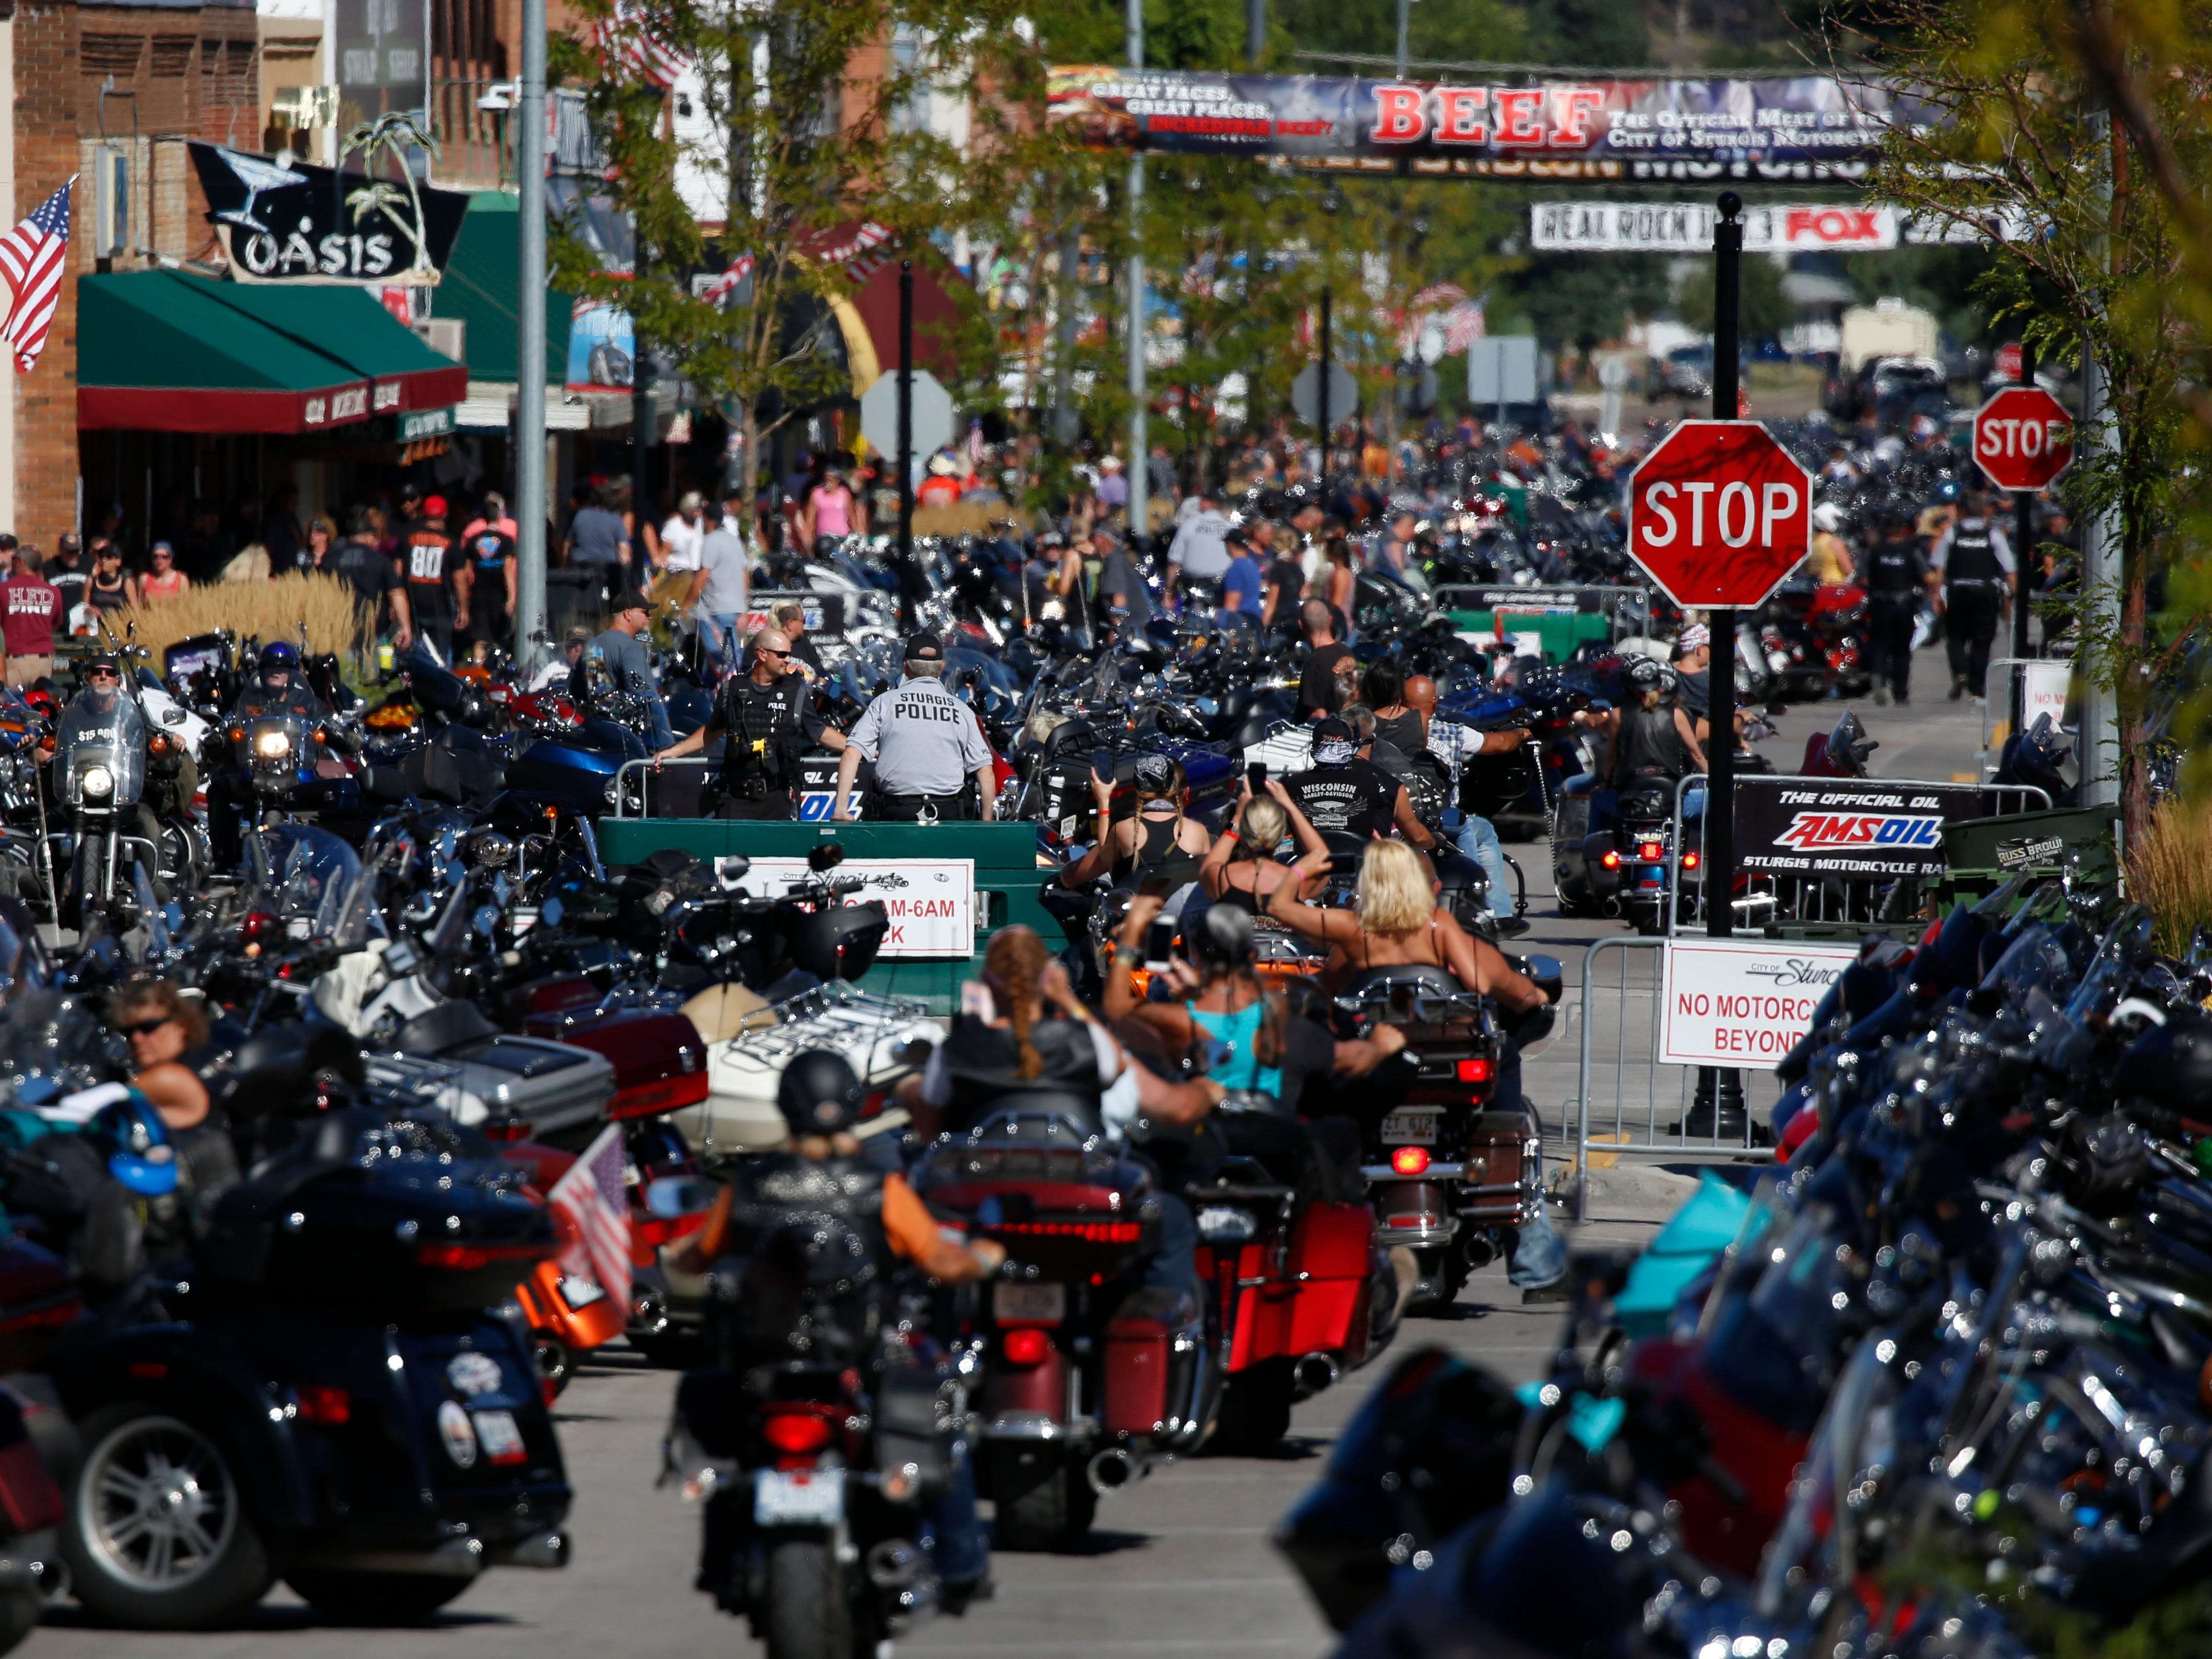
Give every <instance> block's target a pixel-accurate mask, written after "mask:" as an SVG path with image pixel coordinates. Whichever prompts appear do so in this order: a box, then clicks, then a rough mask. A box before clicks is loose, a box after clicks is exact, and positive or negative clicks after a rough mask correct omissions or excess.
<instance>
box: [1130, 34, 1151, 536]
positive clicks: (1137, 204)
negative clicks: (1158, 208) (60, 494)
mask: <svg viewBox="0 0 2212 1659" xmlns="http://www.w3.org/2000/svg"><path fill="white" fill-rule="evenodd" d="M1128 27H1129V67H1130V68H1131V69H1133V70H1140V69H1142V68H1144V66H1145V0H1129V10H1128ZM1144 234H1145V157H1144V152H1143V151H1141V150H1139V152H1137V153H1136V154H1135V155H1132V156H1130V158H1129V240H1130V244H1131V252H1130V254H1129V545H1130V547H1131V548H1132V549H1133V550H1139V549H1141V548H1142V547H1143V545H1144V544H1143V542H1142V541H1141V540H1140V539H1139V538H1142V537H1143V536H1144V535H1145V534H1146V532H1147V531H1148V530H1149V529H1150V527H1151V525H1152V514H1151V512H1150V507H1149V502H1148V501H1147V499H1146V497H1147V496H1148V495H1149V494H1150V491H1149V490H1148V489H1146V483H1147V480H1146V477H1145V461H1146V457H1147V455H1149V453H1151V450H1150V446H1149V443H1148V441H1147V440H1146V436H1145V404H1146V396H1147V394H1146V389H1145V255H1144V251H1143V250H1144Z"/></svg>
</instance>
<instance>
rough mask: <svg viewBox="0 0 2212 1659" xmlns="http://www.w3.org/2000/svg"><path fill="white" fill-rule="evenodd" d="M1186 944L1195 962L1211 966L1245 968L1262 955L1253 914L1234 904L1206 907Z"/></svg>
mask: <svg viewBox="0 0 2212 1659" xmlns="http://www.w3.org/2000/svg"><path fill="white" fill-rule="evenodd" d="M1183 946H1184V948H1185V949H1186V950H1188V951H1189V952H1190V954H1191V957H1192V959H1193V960H1194V961H1195V962H1197V963H1199V964H1200V966H1202V967H1207V968H1243V967H1245V966H1247V965H1249V963H1252V962H1253V961H1254V960H1255V959H1256V958H1257V957H1258V956H1259V954H1260V947H1259V945H1258V944H1257V943H1256V942H1255V939H1254V937H1253V933H1252V917H1251V915H1250V914H1249V912H1247V911H1245V910H1243V909H1241V908H1238V907H1237V906H1236V905H1234V904H1209V905H1208V906H1206V914H1205V915H1201V916H1200V918H1199V919H1198V926H1197V927H1194V928H1192V929H1191V930H1190V931H1189V933H1188V935H1187V936H1186V937H1185V938H1184V939H1183Z"/></svg>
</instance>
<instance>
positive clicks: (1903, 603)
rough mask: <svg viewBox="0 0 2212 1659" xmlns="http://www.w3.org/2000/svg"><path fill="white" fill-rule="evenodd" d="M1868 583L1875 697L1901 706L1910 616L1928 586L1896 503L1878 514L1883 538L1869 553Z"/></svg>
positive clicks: (1907, 696) (1908, 668)
mask: <svg viewBox="0 0 2212 1659" xmlns="http://www.w3.org/2000/svg"><path fill="white" fill-rule="evenodd" d="M1866 585H1867V601H1868V617H1869V633H1870V637H1869V641H1868V643H1869V646H1870V647H1871V650H1870V652H1869V654H1870V655H1871V657H1872V658H1873V661H1872V664H1871V666H1872V668H1873V670H1874V682H1875V684H1874V700H1875V702H1877V703H1887V702H1888V701H1889V700H1890V698H1891V697H1892V696H1894V697H1895V698H1896V699H1897V701H1898V702H1899V704H1900V705H1902V704H1904V703H1906V702H1910V701H1911V690H1912V618H1913V617H1914V615H1915V614H1916V613H1917V611H1918V610H1919V607H1920V595H1921V592H1923V590H1924V589H1925V588H1926V586H1928V559H1927V556H1925V555H1924V554H1923V553H1922V552H1921V550H1920V543H1919V540H1918V538H1916V537H1915V536H1914V535H1913V533H1912V520H1911V517H1910V516H1909V515H1908V514H1906V513H1905V512H1904V511H1903V510H1902V509H1900V508H1896V507H1892V508H1891V509H1890V510H1888V511H1887V512H1886V513H1883V514H1882V515H1881V540H1880V541H1878V542H1876V543H1875V544H1874V546H1873V547H1872V548H1871V549H1870V550H1869V552H1868V555H1867V561H1866ZM1885 680H1886V681H1887V682H1888V684H1883V682H1884V681H1885Z"/></svg>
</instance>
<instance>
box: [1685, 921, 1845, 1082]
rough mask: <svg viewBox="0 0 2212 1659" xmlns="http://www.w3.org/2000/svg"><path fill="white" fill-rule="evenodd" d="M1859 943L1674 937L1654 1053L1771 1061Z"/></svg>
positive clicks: (1699, 1062) (1697, 1061)
mask: <svg viewBox="0 0 2212 1659" xmlns="http://www.w3.org/2000/svg"><path fill="white" fill-rule="evenodd" d="M1858 953H1859V952H1858V947H1857V945H1804V944H1799V943H1796V942H1793V941H1789V940H1775V941H1772V942H1767V941H1764V940H1759V939H1668V941H1667V948H1666V956H1665V960H1664V963H1663V965H1662V969H1661V973H1660V984H1659V994H1660V998H1661V1006H1660V1018H1659V1054H1658V1058H1659V1061H1660V1063H1661V1064H1662V1065H1665V1066H1771V1065H1773V1064H1774V1063H1775V1062H1776V1061H1777V1060H1780V1059H1781V1058H1782V1056H1783V1055H1784V1054H1788V1053H1789V1052H1790V1048H1791V1046H1792V1045H1794V1044H1795V1043H1796V1041H1797V1039H1798V1038H1799V1037H1801V1036H1804V1035H1805V1032H1806V1030H1807V1029H1808V1027H1809V1026H1810V1025H1811V1024H1812V1022H1813V1010H1814V1009H1815V1008H1816V1007H1818V1006H1820V999H1821V998H1822V997H1823V996H1825V995H1826V994H1827V990H1828V987H1829V986H1830V985H1832V984H1833V983H1834V982H1835V981H1836V978H1837V976H1838V975H1840V974H1841V973H1842V972H1843V971H1844V969H1846V968H1848V967H1850V965H1851V963H1853V962H1855V961H1856V960H1857V958H1858Z"/></svg>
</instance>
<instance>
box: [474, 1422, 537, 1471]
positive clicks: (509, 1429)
mask: <svg viewBox="0 0 2212 1659" xmlns="http://www.w3.org/2000/svg"><path fill="white" fill-rule="evenodd" d="M476 1419H477V1444H478V1445H480V1446H482V1447H483V1454H484V1462H487V1463H520V1462H522V1461H523V1460H524V1459H526V1457H528V1456H529V1455H530V1454H529V1453H528V1452H527V1451H526V1450H524V1449H523V1445H522V1430H521V1429H520V1426H518V1425H516V1423H515V1420H514V1413H513V1412H478V1413H476Z"/></svg>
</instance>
